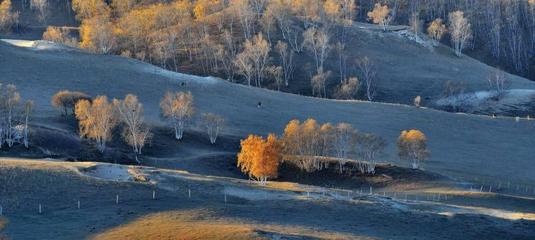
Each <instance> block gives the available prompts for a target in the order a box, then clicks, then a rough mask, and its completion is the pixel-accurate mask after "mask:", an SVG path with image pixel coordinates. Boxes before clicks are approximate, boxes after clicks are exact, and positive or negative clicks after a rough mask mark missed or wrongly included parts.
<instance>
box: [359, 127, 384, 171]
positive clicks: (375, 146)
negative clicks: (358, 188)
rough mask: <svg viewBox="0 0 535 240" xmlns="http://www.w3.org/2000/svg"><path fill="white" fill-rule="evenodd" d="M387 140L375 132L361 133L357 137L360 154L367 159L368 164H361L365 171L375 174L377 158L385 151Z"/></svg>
mask: <svg viewBox="0 0 535 240" xmlns="http://www.w3.org/2000/svg"><path fill="white" fill-rule="evenodd" d="M386 145H387V144H386V141H385V140H384V139H383V138H381V137H379V136H377V135H375V134H359V135H358V137H357V144H356V145H355V146H358V149H357V151H358V152H359V154H360V156H361V157H362V158H364V160H366V161H367V164H361V166H362V167H363V168H362V169H361V171H362V172H363V173H368V174H375V167H376V166H377V158H378V157H379V156H380V155H381V154H382V153H383V152H384V150H385V148H386Z"/></svg>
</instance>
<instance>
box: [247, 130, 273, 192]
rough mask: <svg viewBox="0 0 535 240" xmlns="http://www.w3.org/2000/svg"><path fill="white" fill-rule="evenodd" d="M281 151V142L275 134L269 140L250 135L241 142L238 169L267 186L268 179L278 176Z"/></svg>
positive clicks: (270, 135)
mask: <svg viewBox="0 0 535 240" xmlns="http://www.w3.org/2000/svg"><path fill="white" fill-rule="evenodd" d="M281 149H282V147H281V144H280V141H279V140H278V139H277V137H276V136H275V135H274V134H269V136H268V137H267V139H264V138H262V137H260V136H256V135H249V137H247V138H246V139H244V140H242V141H241V151H240V153H238V167H239V168H240V169H241V171H242V172H243V173H246V174H248V175H249V177H250V178H252V179H255V180H257V181H260V183H262V184H265V183H266V182H267V180H268V179H270V178H276V177H277V176H278V172H279V163H280V160H281Z"/></svg>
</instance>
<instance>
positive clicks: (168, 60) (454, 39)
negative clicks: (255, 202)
mask: <svg viewBox="0 0 535 240" xmlns="http://www.w3.org/2000/svg"><path fill="white" fill-rule="evenodd" d="M32 1H34V0H32ZM35 1H37V0H35ZM39 1H45V0H39ZM8 2H9V0H4V1H3V2H2V6H3V7H0V16H2V17H0V26H7V28H9V26H11V25H10V24H9V23H11V22H13V19H16V17H15V16H16V15H17V14H16V13H15V12H13V11H12V9H11V7H10V6H9V5H10V4H8ZM107 3H109V4H107ZM27 4H30V3H27ZM30 5H32V6H48V5H47V4H40V3H39V4H30ZM66 5H67V6H69V1H66ZM34 8H35V7H34ZM37 8H39V7H37ZM72 9H74V11H75V12H76V16H77V19H78V20H79V21H80V22H81V28H80V37H81V42H80V46H81V47H83V48H86V49H89V50H91V51H94V52H98V53H105V54H122V55H125V56H130V57H134V58H138V59H140V60H143V61H146V62H150V63H153V64H157V65H160V66H162V67H165V68H168V69H172V70H175V71H177V70H178V69H179V66H181V65H188V66H200V67H199V68H198V69H197V68H196V67H193V68H189V70H190V71H193V72H195V73H199V72H198V71H200V72H202V73H204V74H213V75H219V76H223V77H224V78H226V79H228V80H230V81H236V80H240V81H244V82H245V83H247V84H251V85H256V86H263V87H272V88H277V89H280V88H282V87H285V86H286V87H287V86H288V85H289V84H291V83H292V78H293V75H294V73H295V72H296V71H299V72H300V73H306V74H305V75H308V76H309V79H310V87H311V90H312V92H313V94H314V95H316V96H321V97H326V96H328V95H329V94H330V95H331V96H334V97H339V98H343V99H352V98H356V97H357V96H358V95H357V94H356V92H358V91H359V89H361V90H364V88H366V89H368V88H373V85H374V83H373V81H372V82H371V86H370V85H368V84H370V81H366V80H365V79H362V78H365V76H364V75H365V74H364V73H363V71H362V69H361V68H359V66H358V64H357V61H359V60H360V59H363V58H364V57H365V56H348V54H347V52H348V51H347V46H346V45H347V44H348V42H347V40H348V39H347V35H348V34H347V33H348V29H349V27H350V26H351V25H352V24H353V21H355V20H360V21H370V22H373V23H377V24H380V25H382V26H383V28H384V29H387V25H388V24H408V25H410V26H411V29H412V30H413V31H414V33H415V35H416V36H419V35H423V33H424V32H427V33H428V35H429V36H430V37H431V38H433V39H435V40H437V41H439V40H440V39H442V38H443V37H444V36H448V37H449V39H450V40H451V43H452V47H453V48H455V51H456V53H457V54H458V55H460V54H461V53H462V50H463V49H465V48H478V49H483V50H484V51H486V52H487V53H488V54H489V55H490V56H492V57H493V58H494V61H495V62H501V63H503V64H505V66H507V67H508V68H509V69H513V70H515V72H517V73H525V74H528V71H529V68H530V64H529V63H530V61H529V58H530V56H532V54H530V53H532V52H534V50H535V30H534V29H535V0H521V1H517V0H491V1H467V0H452V1H435V0H414V1H412V0H411V1H409V0H384V1H380V2H379V3H378V2H377V1H375V0H362V1H359V2H358V6H357V2H356V1H353V0H298V1H290V0H261V1H259V0H234V1H222V0H220V1H212V0H196V1H191V0H181V1H158V0H144V1H137V0H126V1H125V0H112V1H104V0H89V1H82V0H73V1H72ZM39 12H41V10H36V14H38V13H39ZM5 16H7V17H5ZM2 19H4V20H2ZM2 21H3V22H5V23H6V24H1V23H2ZM44 38H45V39H49V40H53V41H59V42H63V43H66V44H71V45H72V44H77V41H76V40H74V39H73V38H72V37H71V36H70V34H69V32H68V30H66V29H64V28H59V27H50V28H49V29H48V31H47V32H46V33H45V34H44ZM303 54H307V55H309V56H310V57H311V58H312V59H313V62H311V65H313V67H312V68H313V69H308V70H307V69H305V68H306V67H303V66H306V65H307V64H299V66H296V65H295V62H296V59H295V56H297V55H299V56H303ZM328 58H335V59H337V61H338V67H337V68H338V69H325V66H324V63H325V61H326V60H327V59H328ZM531 58H532V57H531ZM300 59H302V57H300ZM354 70H358V74H353V73H352V72H354ZM335 73H336V74H335ZM334 75H338V76H339V79H338V80H339V86H338V87H337V88H336V89H334V90H333V91H332V92H331V93H327V89H326V85H327V82H329V81H330V80H333V76H334ZM351 75H352V76H351ZM372 79H373V78H372ZM355 80H361V81H355ZM368 80H369V79H368ZM362 92H363V94H364V95H365V97H366V98H367V99H368V100H370V99H372V100H373V98H374V95H373V94H370V93H369V92H368V91H362Z"/></svg>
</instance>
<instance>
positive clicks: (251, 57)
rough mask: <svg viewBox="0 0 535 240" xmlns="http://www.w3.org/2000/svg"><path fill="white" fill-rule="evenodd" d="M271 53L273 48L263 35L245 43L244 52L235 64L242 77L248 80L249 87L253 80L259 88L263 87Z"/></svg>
mask: <svg viewBox="0 0 535 240" xmlns="http://www.w3.org/2000/svg"><path fill="white" fill-rule="evenodd" d="M270 51H271V46H270V45H269V43H268V42H267V41H266V40H265V39H264V37H263V36H262V33H259V34H258V35H256V36H255V37H254V38H253V39H252V40H246V41H245V44H244V47H243V51H242V52H241V53H239V54H238V56H237V57H236V61H235V63H236V65H237V67H238V68H239V69H240V72H241V73H242V75H244V76H245V77H246V78H247V80H248V84H249V85H251V80H254V81H255V84H256V86H257V87H261V86H262V81H263V79H264V73H265V69H266V64H267V62H268V57H269V52H270Z"/></svg>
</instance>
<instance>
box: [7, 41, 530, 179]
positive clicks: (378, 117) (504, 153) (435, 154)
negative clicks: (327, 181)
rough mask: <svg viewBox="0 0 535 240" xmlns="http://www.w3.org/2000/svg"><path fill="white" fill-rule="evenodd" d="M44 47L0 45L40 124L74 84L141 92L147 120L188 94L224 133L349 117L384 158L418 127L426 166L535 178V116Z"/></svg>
mask: <svg viewBox="0 0 535 240" xmlns="http://www.w3.org/2000/svg"><path fill="white" fill-rule="evenodd" d="M46 47H47V45H44V46H42V47H41V48H45V50H36V49H35V48H19V47H14V46H10V45H9V44H6V43H0V54H1V58H0V72H1V73H2V82H3V83H14V84H16V85H17V86H18V87H19V89H20V91H21V94H22V95H23V97H24V98H29V99H33V100H35V102H36V113H35V117H34V120H33V121H34V122H35V123H39V124H43V125H51V126H64V124H62V122H61V121H62V120H61V119H60V118H58V116H59V112H57V111H56V110H55V109H53V108H52V106H51V105H50V103H49V102H50V97H51V96H52V95H53V94H54V93H55V92H57V91H59V90H63V89H70V90H79V91H83V92H87V93H89V94H91V95H93V96H96V95H108V96H109V97H116V98H119V97H121V98H122V97H124V95H125V94H127V93H133V94H136V95H138V96H139V98H140V101H141V102H143V103H144V104H145V112H146V115H147V118H148V120H149V121H150V122H151V123H152V124H154V125H155V126H162V125H163V122H162V121H161V120H160V117H159V107H158V106H159V101H160V98H161V97H162V96H163V95H164V94H165V92H166V91H191V92H192V93H193V95H194V97H195V106H196V108H197V110H198V112H205V111H206V112H208V111H209V112H214V113H217V114H220V115H222V116H224V117H225V118H226V119H227V128H226V129H225V133H226V134H229V135H234V136H239V137H242V136H245V135H246V134H249V133H260V134H266V133H268V132H275V133H280V132H281V131H282V129H283V127H284V126H285V124H286V123H287V122H288V121H289V120H291V119H294V118H297V119H301V120H304V119H306V118H309V117H313V118H316V119H317V120H319V121H321V122H333V123H337V122H348V123H351V124H353V125H354V126H355V127H357V128H358V129H359V130H361V131H363V132H373V133H377V134H379V135H380V136H382V137H384V138H386V139H387V140H388V144H389V146H388V151H387V152H388V153H389V155H388V156H387V157H385V158H384V161H393V162H398V160H397V156H396V154H395V140H396V138H397V137H398V135H399V133H400V131H402V130H405V129H411V128H417V129H421V130H422V131H423V132H424V133H425V134H426V135H427V136H428V138H429V148H430V150H431V152H432V158H431V160H430V161H429V162H428V163H427V164H426V168H427V169H429V170H432V171H437V172H440V173H445V174H447V175H453V176H464V177H470V176H482V177H489V178H494V179H503V180H506V179H511V180H518V181H533V180H535V176H534V175H533V172H534V166H533V164H531V158H532V156H533V150H532V146H533V145H534V144H535V140H534V139H533V138H531V137H530V135H529V134H526V132H529V131H532V130H533V129H534V122H531V121H525V120H522V121H520V122H518V123H517V122H515V121H514V119H512V118H499V119H492V118H490V117H485V116H476V115H464V114H452V113H446V112H440V111H435V110H429V109H418V108H414V107H410V106H403V105H392V104H380V103H369V102H358V101H334V100H325V99H316V98H310V97H303V96H298V95H292V94H286V93H280V92H274V91H270V90H265V89H257V88H249V87H246V86H242V85H236V84H231V83H228V82H225V81H222V80H217V79H215V78H210V77H208V78H203V77H196V76H190V75H185V74H178V73H171V72H167V71H164V70H161V69H159V68H156V67H153V66H151V65H148V64H144V63H141V62H138V61H135V60H131V59H126V58H122V57H118V56H103V55H92V54H86V53H82V52H79V51H75V50H65V49H54V48H53V47H50V46H48V48H49V49H48V50H46ZM50 48H51V49H50ZM470 61H471V60H470ZM466 71H468V70H466ZM474 81H475V80H474ZM517 84H520V85H522V84H527V83H522V82H521V81H519V82H518V83H517ZM258 102H262V107H261V108H258V107H257V104H258ZM177 154H178V153H177ZM176 156H177V157H179V156H180V155H179V154H178V155H176ZM474 169H477V170H476V171H474Z"/></svg>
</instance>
